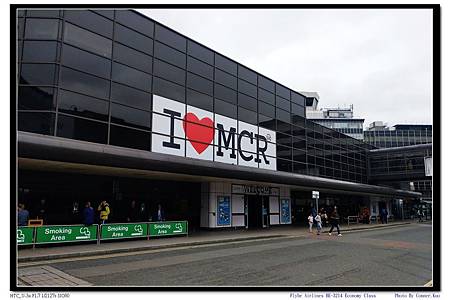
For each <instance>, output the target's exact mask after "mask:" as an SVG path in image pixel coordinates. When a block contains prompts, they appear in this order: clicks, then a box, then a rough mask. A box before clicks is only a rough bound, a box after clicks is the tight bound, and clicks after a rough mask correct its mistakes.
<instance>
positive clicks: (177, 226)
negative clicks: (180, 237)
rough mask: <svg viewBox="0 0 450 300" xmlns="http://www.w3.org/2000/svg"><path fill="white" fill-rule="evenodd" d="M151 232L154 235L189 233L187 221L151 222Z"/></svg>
mask: <svg viewBox="0 0 450 300" xmlns="http://www.w3.org/2000/svg"><path fill="white" fill-rule="evenodd" d="M149 226H150V228H149V234H150V237H152V236H164V235H177V234H187V233H188V226H187V221H172V222H155V223H149Z"/></svg>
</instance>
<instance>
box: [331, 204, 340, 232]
mask: <svg viewBox="0 0 450 300" xmlns="http://www.w3.org/2000/svg"><path fill="white" fill-rule="evenodd" d="M330 223H331V228H330V231H329V232H328V235H331V232H333V229H334V227H336V229H337V232H338V236H342V234H341V230H340V228H339V214H338V212H337V207H336V206H335V207H334V210H333V212H332V213H331V215H330Z"/></svg>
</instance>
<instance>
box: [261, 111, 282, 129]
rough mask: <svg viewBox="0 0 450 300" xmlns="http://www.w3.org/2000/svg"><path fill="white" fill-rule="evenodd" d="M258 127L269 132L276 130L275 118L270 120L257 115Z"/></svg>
mask: <svg viewBox="0 0 450 300" xmlns="http://www.w3.org/2000/svg"><path fill="white" fill-rule="evenodd" d="M258 125H259V126H261V127H264V128H267V129H270V130H276V129H277V125H276V120H275V117H273V118H271V117H267V116H265V115H261V114H258Z"/></svg>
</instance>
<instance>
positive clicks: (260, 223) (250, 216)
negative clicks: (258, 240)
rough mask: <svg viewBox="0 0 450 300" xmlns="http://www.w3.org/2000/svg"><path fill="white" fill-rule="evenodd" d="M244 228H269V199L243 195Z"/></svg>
mask: <svg viewBox="0 0 450 300" xmlns="http://www.w3.org/2000/svg"><path fill="white" fill-rule="evenodd" d="M244 205H245V206H244V208H245V227H246V228H266V227H268V226H269V197H267V196H258V195H245V199H244Z"/></svg>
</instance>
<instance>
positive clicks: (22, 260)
mask: <svg viewBox="0 0 450 300" xmlns="http://www.w3.org/2000/svg"><path fill="white" fill-rule="evenodd" d="M409 224H411V222H406V223H400V224H391V225H390V224H386V225H373V226H371V227H363V228H346V229H341V231H342V232H349V231H364V230H368V229H377V228H378V229H379V228H385V227H398V226H405V225H409ZM292 236H293V235H292V234H273V235H264V236H250V237H241V238H230V239H221V240H211V241H197V242H186V243H177V244H168V245H156V246H152V245H148V246H141V247H136V248H118V249H107V250H90V251H84V252H76V253H75V252H72V253H62V254H49V255H40V256H25V257H18V258H17V262H18V263H25V262H38V261H45V260H53V259H61V258H75V257H82V256H89V255H106V254H116V253H124V252H140V251H146V250H160V249H170V248H178V247H189V246H198V245H214V244H220V243H231V242H240V241H253V240H260V239H268V238H281V237H292ZM295 236H303V234H301V235H295ZM305 236H306V235H305Z"/></svg>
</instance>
